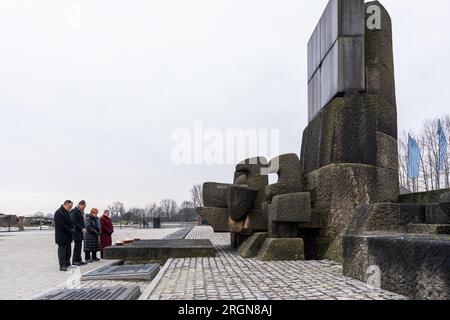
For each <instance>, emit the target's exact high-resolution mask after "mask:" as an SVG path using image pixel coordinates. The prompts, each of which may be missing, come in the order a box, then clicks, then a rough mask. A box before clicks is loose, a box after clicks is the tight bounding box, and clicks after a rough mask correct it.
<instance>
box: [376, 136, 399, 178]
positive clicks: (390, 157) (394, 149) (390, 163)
mask: <svg viewBox="0 0 450 320" xmlns="http://www.w3.org/2000/svg"><path fill="white" fill-rule="evenodd" d="M377 166H378V167H380V168H385V169H391V170H398V144H397V140H396V139H394V138H393V137H391V136H389V135H387V134H384V133H381V132H377Z"/></svg>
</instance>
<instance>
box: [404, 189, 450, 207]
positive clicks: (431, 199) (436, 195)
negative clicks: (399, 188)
mask: <svg viewBox="0 0 450 320" xmlns="http://www.w3.org/2000/svg"><path fill="white" fill-rule="evenodd" d="M447 192H450V189H441V190H434V191H427V192H417V193H408V194H402V195H400V196H399V197H398V202H400V203H421V204H430V203H439V201H440V199H441V195H442V194H444V193H447Z"/></svg>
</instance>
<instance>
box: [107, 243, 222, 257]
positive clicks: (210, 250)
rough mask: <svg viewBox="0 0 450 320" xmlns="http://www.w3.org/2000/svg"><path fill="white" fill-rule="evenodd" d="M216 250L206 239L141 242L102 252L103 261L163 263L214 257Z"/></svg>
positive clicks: (112, 247) (110, 248)
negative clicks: (171, 260) (177, 259)
mask: <svg viewBox="0 0 450 320" xmlns="http://www.w3.org/2000/svg"><path fill="white" fill-rule="evenodd" d="M215 255H216V248H215V247H214V245H213V244H212V242H211V241H210V240H208V239H161V240H141V241H139V242H134V243H128V244H125V245H123V246H111V247H107V248H105V250H104V257H105V259H109V260H124V261H145V262H148V261H164V260H167V259H169V258H195V257H215Z"/></svg>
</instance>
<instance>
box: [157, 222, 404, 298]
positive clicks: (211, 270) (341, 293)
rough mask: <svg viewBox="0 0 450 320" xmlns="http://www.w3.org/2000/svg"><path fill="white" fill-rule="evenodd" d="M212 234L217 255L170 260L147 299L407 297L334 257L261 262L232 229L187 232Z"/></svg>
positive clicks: (197, 235) (198, 235) (198, 236)
mask: <svg viewBox="0 0 450 320" xmlns="http://www.w3.org/2000/svg"><path fill="white" fill-rule="evenodd" d="M188 237H189V238H195V239H210V240H211V241H212V242H213V244H214V245H215V246H216V248H217V251H218V254H217V256H216V257H215V258H183V259H172V260H170V261H169V262H168V268H167V269H165V270H164V273H163V274H162V275H161V280H160V281H159V282H158V284H157V285H156V287H155V289H154V290H152V291H151V293H150V297H149V299H150V300H165V299H172V300H180V299H183V300H236V299H238V300H392V299H395V300H397V299H406V297H404V296H400V295H398V294H394V293H391V292H388V291H384V290H381V289H377V288H372V287H369V286H368V285H367V284H366V283H364V282H361V281H358V280H355V279H351V278H348V277H345V276H343V275H342V267H341V265H339V264H338V263H336V262H333V261H327V260H322V261H259V260H256V259H254V258H249V259H244V258H242V257H240V256H239V255H237V254H236V252H235V251H234V250H231V249H230V234H228V233H213V231H212V228H210V227H196V228H194V230H193V232H192V233H191V234H190V235H189V236H188Z"/></svg>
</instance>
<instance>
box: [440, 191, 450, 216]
mask: <svg viewBox="0 0 450 320" xmlns="http://www.w3.org/2000/svg"><path fill="white" fill-rule="evenodd" d="M439 206H440V208H441V210H442V211H443V212H444V213H445V214H446V215H447V216H448V217H450V192H445V193H443V194H442V195H441V197H440V198H439Z"/></svg>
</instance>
